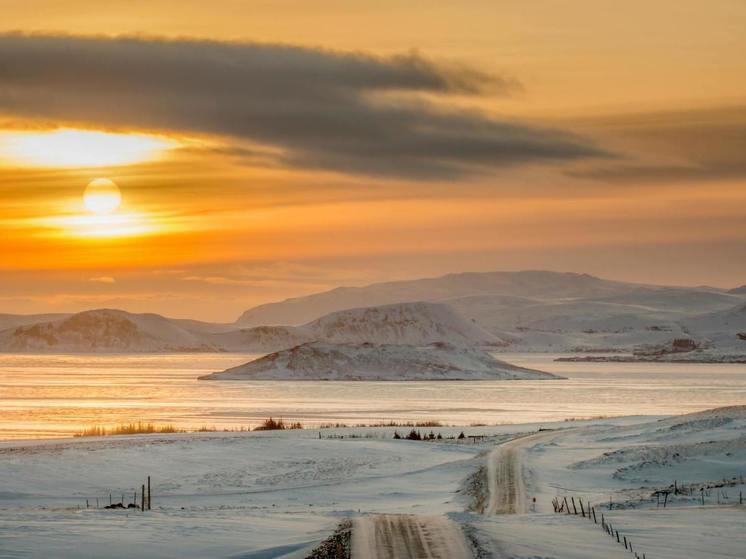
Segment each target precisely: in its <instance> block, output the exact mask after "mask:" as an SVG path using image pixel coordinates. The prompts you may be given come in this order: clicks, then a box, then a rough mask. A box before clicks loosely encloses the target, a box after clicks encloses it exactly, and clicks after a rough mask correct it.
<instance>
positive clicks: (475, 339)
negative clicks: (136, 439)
mask: <svg viewBox="0 0 746 559" xmlns="http://www.w3.org/2000/svg"><path fill="white" fill-rule="evenodd" d="M311 341H324V342H329V343H364V342H369V343H374V344H411V345H427V344H430V343H434V342H448V343H451V344H457V345H484V346H492V347H500V346H503V345H505V342H504V341H503V340H502V339H500V338H499V337H497V336H495V335H494V334H491V333H490V332H487V331H486V330H484V329H483V328H481V327H479V326H478V325H476V324H474V323H473V322H470V321H467V320H465V319H464V318H462V317H461V316H459V315H458V313H457V312H455V311H454V310H453V309H452V308H451V307H449V306H448V305H444V304H441V303H422V302H415V303H402V304H396V305H386V306H382V307H369V308H362V309H349V310H345V311H340V312H336V313H332V314H330V315H327V316H324V317H321V318H319V319H318V320H314V321H312V322H310V323H308V324H305V325H303V326H256V327H252V328H236V327H235V325H234V326H232V327H228V326H227V325H224V324H209V323H203V322H197V321H191V320H178V319H169V318H166V317H163V316H160V315H156V314H133V313H128V312H125V311H120V310H111V309H102V310H95V311H87V312H83V313H79V314H75V315H65V316H64V317H63V318H59V319H57V320H48V321H42V322H39V323H35V324H23V325H22V326H16V327H12V328H9V329H6V330H4V331H0V350H2V351H18V352H55V351H57V352H74V353H86V352H133V353H137V352H166V351H172V352H179V351H249V352H253V353H267V352H271V351H277V350H280V349H285V348H289V347H293V346H297V345H299V344H303V343H306V342H311Z"/></svg>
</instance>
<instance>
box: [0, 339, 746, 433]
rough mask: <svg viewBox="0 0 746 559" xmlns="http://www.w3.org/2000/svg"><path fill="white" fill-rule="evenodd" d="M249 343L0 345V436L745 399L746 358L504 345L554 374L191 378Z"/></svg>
mask: <svg viewBox="0 0 746 559" xmlns="http://www.w3.org/2000/svg"><path fill="white" fill-rule="evenodd" d="M252 357H255V356H251V355H246V354H225V353H222V354H188V355H184V354H179V355H11V354H3V355H0V439H11V438H35V437H62V436H70V435H72V434H74V433H76V432H78V431H81V430H83V429H85V428H88V427H91V426H94V425H100V426H113V425H116V424H120V423H125V422H132V421H146V422H154V423H157V424H166V423H167V424H173V425H175V426H176V427H178V428H183V429H197V428H200V427H208V428H213V427H214V428H217V429H236V428H242V427H243V428H247V427H252V426H255V425H257V424H258V423H259V422H261V421H262V420H263V419H265V418H267V417H269V416H272V417H275V418H277V417H282V418H284V419H287V420H293V421H301V422H303V423H304V424H306V425H308V426H311V427H313V426H318V425H320V424H323V423H338V422H340V423H346V424H350V425H352V424H358V423H374V422H383V421H421V420H438V421H441V422H443V423H445V424H454V425H472V424H497V423H529V422H542V421H547V422H548V421H558V420H565V419H570V418H591V417H598V416H619V415H643V414H644V415H668V414H679V413H687V412H692V411H697V410H702V409H706V408H713V407H717V406H726V405H732V404H744V403H746V365H742V364H734V365H728V364H689V363H676V364H673V363H672V364H668V363H562V362H555V361H554V359H555V358H556V357H557V355H545V354H499V355H498V357H499V358H500V359H503V360H505V361H508V362H510V363H514V364H517V365H521V366H524V367H532V368H537V369H541V370H544V371H548V372H552V373H555V374H558V375H562V376H564V377H567V379H566V380H557V381H438V382H423V381H419V382H328V381H318V382H317V381H304V382H296V381H222V382H217V381H212V382H206V381H198V380H197V377H198V376H200V375H203V374H206V373H210V372H214V371H220V370H223V369H225V368H228V367H232V366H235V365H239V364H241V363H244V362H246V361H248V360H250V359H251V358H252Z"/></svg>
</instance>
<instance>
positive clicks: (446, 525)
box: [351, 514, 472, 559]
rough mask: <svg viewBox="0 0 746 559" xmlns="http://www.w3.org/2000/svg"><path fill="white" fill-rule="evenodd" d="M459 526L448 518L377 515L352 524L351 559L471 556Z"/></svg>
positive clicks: (468, 558)
mask: <svg viewBox="0 0 746 559" xmlns="http://www.w3.org/2000/svg"><path fill="white" fill-rule="evenodd" d="M471 558H472V552H471V549H470V548H469V545H468V544H467V543H466V539H465V538H464V535H463V533H462V532H461V528H459V526H458V525H457V524H455V523H454V522H451V521H450V520H448V519H447V518H444V517H437V516H415V515H410V514H377V515H371V516H362V517H359V518H356V519H355V520H354V521H353V523H352V553H351V559H471Z"/></svg>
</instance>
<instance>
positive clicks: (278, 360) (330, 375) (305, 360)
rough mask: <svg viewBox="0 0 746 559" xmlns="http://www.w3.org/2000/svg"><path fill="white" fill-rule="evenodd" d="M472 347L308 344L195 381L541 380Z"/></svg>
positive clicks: (548, 376) (534, 373)
mask: <svg viewBox="0 0 746 559" xmlns="http://www.w3.org/2000/svg"><path fill="white" fill-rule="evenodd" d="M553 378H558V377H555V376H554V375H551V374H549V373H543V372H541V371H534V370H531V369H524V368H521V367H516V366H514V365H510V364H509V363H505V362H504V361H500V360H498V359H495V358H494V357H492V356H491V355H490V354H488V353H486V352H484V351H481V350H479V349H475V348H467V347H464V346H454V345H450V344H433V345H430V346H405V345H376V344H327V343H320V342H314V343H309V344H303V345H299V346H296V347H293V348H290V349H285V350H282V351H278V352H276V353H272V354H270V355H266V356H264V357H261V358H259V359H256V360H254V361H250V362H249V363H246V364H244V365H240V366H238V367H234V368H232V369H228V370H226V371H223V372H221V373H213V374H211V375H206V376H204V377H200V379H201V380H251V379H256V380H260V379H267V380H481V379H485V380H487V379H492V380H513V379H526V380H541V379H553Z"/></svg>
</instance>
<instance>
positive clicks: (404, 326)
mask: <svg viewBox="0 0 746 559" xmlns="http://www.w3.org/2000/svg"><path fill="white" fill-rule="evenodd" d="M299 330H301V331H303V332H305V333H307V335H308V336H309V337H310V338H311V339H314V340H322V341H325V342H329V343H364V342H370V343H375V344H409V345H427V344H431V343H435V342H447V343H451V344H460V345H493V346H499V345H506V342H504V341H503V340H501V339H500V338H499V337H497V336H495V335H494V334H491V333H489V332H487V331H486V330H485V329H484V328H482V327H481V326H478V325H477V324H475V323H473V322H470V321H467V320H465V319H464V318H462V317H461V316H460V315H459V314H458V313H456V312H455V311H454V310H453V309H452V308H451V307H449V306H448V305H444V304H442V303H425V302H417V303H401V304H394V305H383V306H378V307H366V308H360V309H349V310H344V311H338V312H334V313H331V314H328V315H326V316H323V317H321V318H319V319H317V320H314V321H313V322H310V323H308V324H306V325H304V326H301V327H300V328H299Z"/></svg>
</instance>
